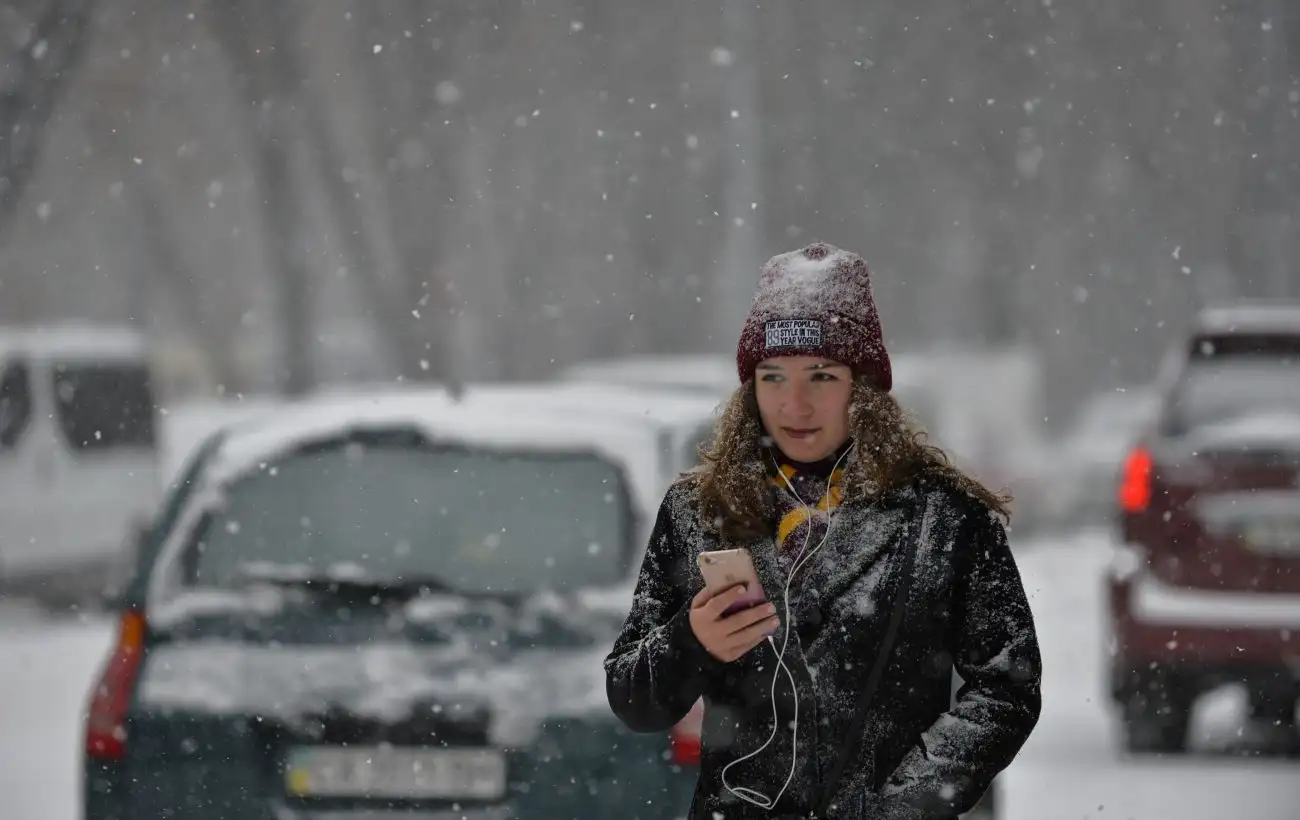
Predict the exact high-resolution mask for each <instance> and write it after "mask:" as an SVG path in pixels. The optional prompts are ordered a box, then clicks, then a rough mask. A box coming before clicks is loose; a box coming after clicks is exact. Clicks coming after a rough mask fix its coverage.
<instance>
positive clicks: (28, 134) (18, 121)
mask: <svg viewBox="0 0 1300 820" xmlns="http://www.w3.org/2000/svg"><path fill="white" fill-rule="evenodd" d="M94 8H95V3H94V2H93V0H45V2H28V3H25V4H22V5H17V6H15V5H10V6H7V7H5V8H0V37H2V38H3V40H5V41H6V42H3V44H2V45H3V47H4V48H5V50H6V51H9V50H10V49H11V48H12V55H13V56H10V57H7V58H5V59H0V66H3V68H2V69H0V229H3V227H4V226H5V225H6V224H8V222H9V220H10V219H11V218H12V217H13V214H14V211H15V210H17V208H18V202H19V200H20V199H21V198H22V195H23V191H24V190H25V189H26V187H27V185H28V183H29V182H31V179H32V176H33V175H34V174H35V173H36V168H37V163H38V161H39V159H40V152H41V147H42V145H43V144H44V132H45V128H46V125H47V124H48V123H49V120H50V116H51V115H52V114H53V112H54V109H55V107H56V106H57V105H58V102H59V99H60V98H61V96H62V93H63V90H64V89H65V88H66V87H67V84H68V79H69V77H71V76H72V75H73V74H74V73H75V72H76V70H77V66H78V65H79V64H80V63H81V60H82V57H83V56H84V55H85V53H86V47H87V42H88V40H89V39H90V26H91V13H92V12H93V11H94Z"/></svg>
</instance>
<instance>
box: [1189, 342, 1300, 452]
mask: <svg viewBox="0 0 1300 820" xmlns="http://www.w3.org/2000/svg"><path fill="white" fill-rule="evenodd" d="M1255 414H1262V415H1274V414H1294V415H1296V416H1298V417H1300V336H1253V335H1251V336H1247V335H1242V336H1221V337H1203V338H1200V339H1196V340H1194V341H1193V343H1192V349H1191V350H1190V356H1189V358H1188V361H1187V364H1186V366H1185V367H1184V369H1183V372H1182V374H1181V376H1180V378H1179V380H1178V383H1177V384H1176V385H1175V387H1174V390H1173V393H1172V395H1171V396H1170V399H1169V404H1168V406H1167V407H1166V408H1165V414H1164V428H1165V432H1166V434H1168V435H1174V436H1178V435H1186V434H1187V433H1191V432H1194V431H1195V430H1197V429H1200V428H1202V427H1206V426H1210V425H1216V424H1222V423H1224V422H1230V421H1233V420H1236V419H1239V418H1243V417H1245V416H1249V415H1255Z"/></svg>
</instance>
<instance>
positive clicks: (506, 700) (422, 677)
mask: <svg viewBox="0 0 1300 820" xmlns="http://www.w3.org/2000/svg"><path fill="white" fill-rule="evenodd" d="M607 652H608V647H591V648H586V649H583V650H578V651H568V652H557V651H555V650H541V649H539V650H535V651H533V652H527V653H523V654H520V655H516V656H514V657H512V658H510V659H509V661H508V662H504V663H503V662H495V663H494V662H491V661H490V660H488V659H485V658H484V657H483V656H482V655H481V654H479V653H476V652H473V651H471V650H470V649H469V648H468V647H467V646H466V645H464V644H455V643H453V644H451V645H449V646H445V647H443V646H436V647H425V646H419V645H416V644H410V643H397V642H394V643H376V644H369V645H363V646H355V647H345V646H299V647H288V646H268V645H258V644H247V643H240V642H237V641H226V640H212V641H197V642H193V643H185V644H175V645H169V646H160V647H158V648H156V649H155V650H153V651H152V652H151V653H150V656H149V660H148V663H147V664H146V666H145V668H144V671H143V675H142V677H141V681H140V689H139V698H140V702H141V703H142V704H144V705H147V706H149V707H153V708H162V709H176V710H182V711H194V712H200V713H205V714H214V713H215V714H230V715H257V716H260V717H262V718H268V719H275V720H280V721H282V722H284V723H286V724H288V725H297V724H305V723H306V722H307V721H308V720H309V718H310V716H311V715H316V714H320V713H322V712H324V711H326V710H328V709H330V708H342V709H345V710H346V711H348V712H351V713H353V714H356V715H358V716H362V717H371V718H376V719H380V720H387V721H396V720H400V719H401V718H403V717H405V716H406V715H408V714H409V713H410V712H411V710H412V709H413V708H414V707H415V706H417V705H420V704H426V703H436V704H438V705H439V706H441V708H443V709H444V710H448V711H455V710H457V709H475V708H477V707H486V708H487V709H488V710H489V713H490V714H491V730H490V737H491V740H492V742H493V743H497V744H501V745H507V746H518V745H523V744H526V743H528V742H529V741H530V740H531V739H532V738H534V737H535V736H536V735H537V733H538V732H539V730H540V727H541V723H542V721H543V720H545V719H548V718H557V717H576V716H585V715H593V714H599V713H604V712H608V711H609V705H608V701H607V700H606V696H605V672H604V667H603V665H602V662H603V660H604V657H605V655H606V653H607Z"/></svg>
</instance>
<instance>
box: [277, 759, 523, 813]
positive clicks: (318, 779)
mask: <svg viewBox="0 0 1300 820" xmlns="http://www.w3.org/2000/svg"><path fill="white" fill-rule="evenodd" d="M285 788H286V789H287V790H288V792H289V794H291V795H294V796H297V797H373V798H389V799H406V800H421V799H424V800H429V799H443V800H498V799H500V798H501V797H502V796H504V795H505V791H506V762H505V756H504V755H503V754H502V753H501V752H500V751H498V750H496V749H482V748H465V749H426V748H403V747H397V746H366V747H360V746H347V747H344V746H300V747H297V748H295V749H292V750H290V752H289V755H288V759H287V760H286V766H285Z"/></svg>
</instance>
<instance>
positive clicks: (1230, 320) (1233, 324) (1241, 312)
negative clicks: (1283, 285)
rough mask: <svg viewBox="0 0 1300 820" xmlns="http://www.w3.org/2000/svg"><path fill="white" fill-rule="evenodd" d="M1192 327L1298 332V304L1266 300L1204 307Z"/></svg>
mask: <svg viewBox="0 0 1300 820" xmlns="http://www.w3.org/2000/svg"><path fill="white" fill-rule="evenodd" d="M1194 331H1195V332H1197V333H1218V334H1228V333H1279V334H1286V335H1290V334H1300V304H1297V303H1294V302H1276V301H1267V302H1242V303H1237V304H1228V305H1215V306H1211V307H1207V308H1205V309H1204V310H1202V311H1201V312H1200V313H1199V314H1198V315H1197V317H1196V322H1195V327H1194Z"/></svg>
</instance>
